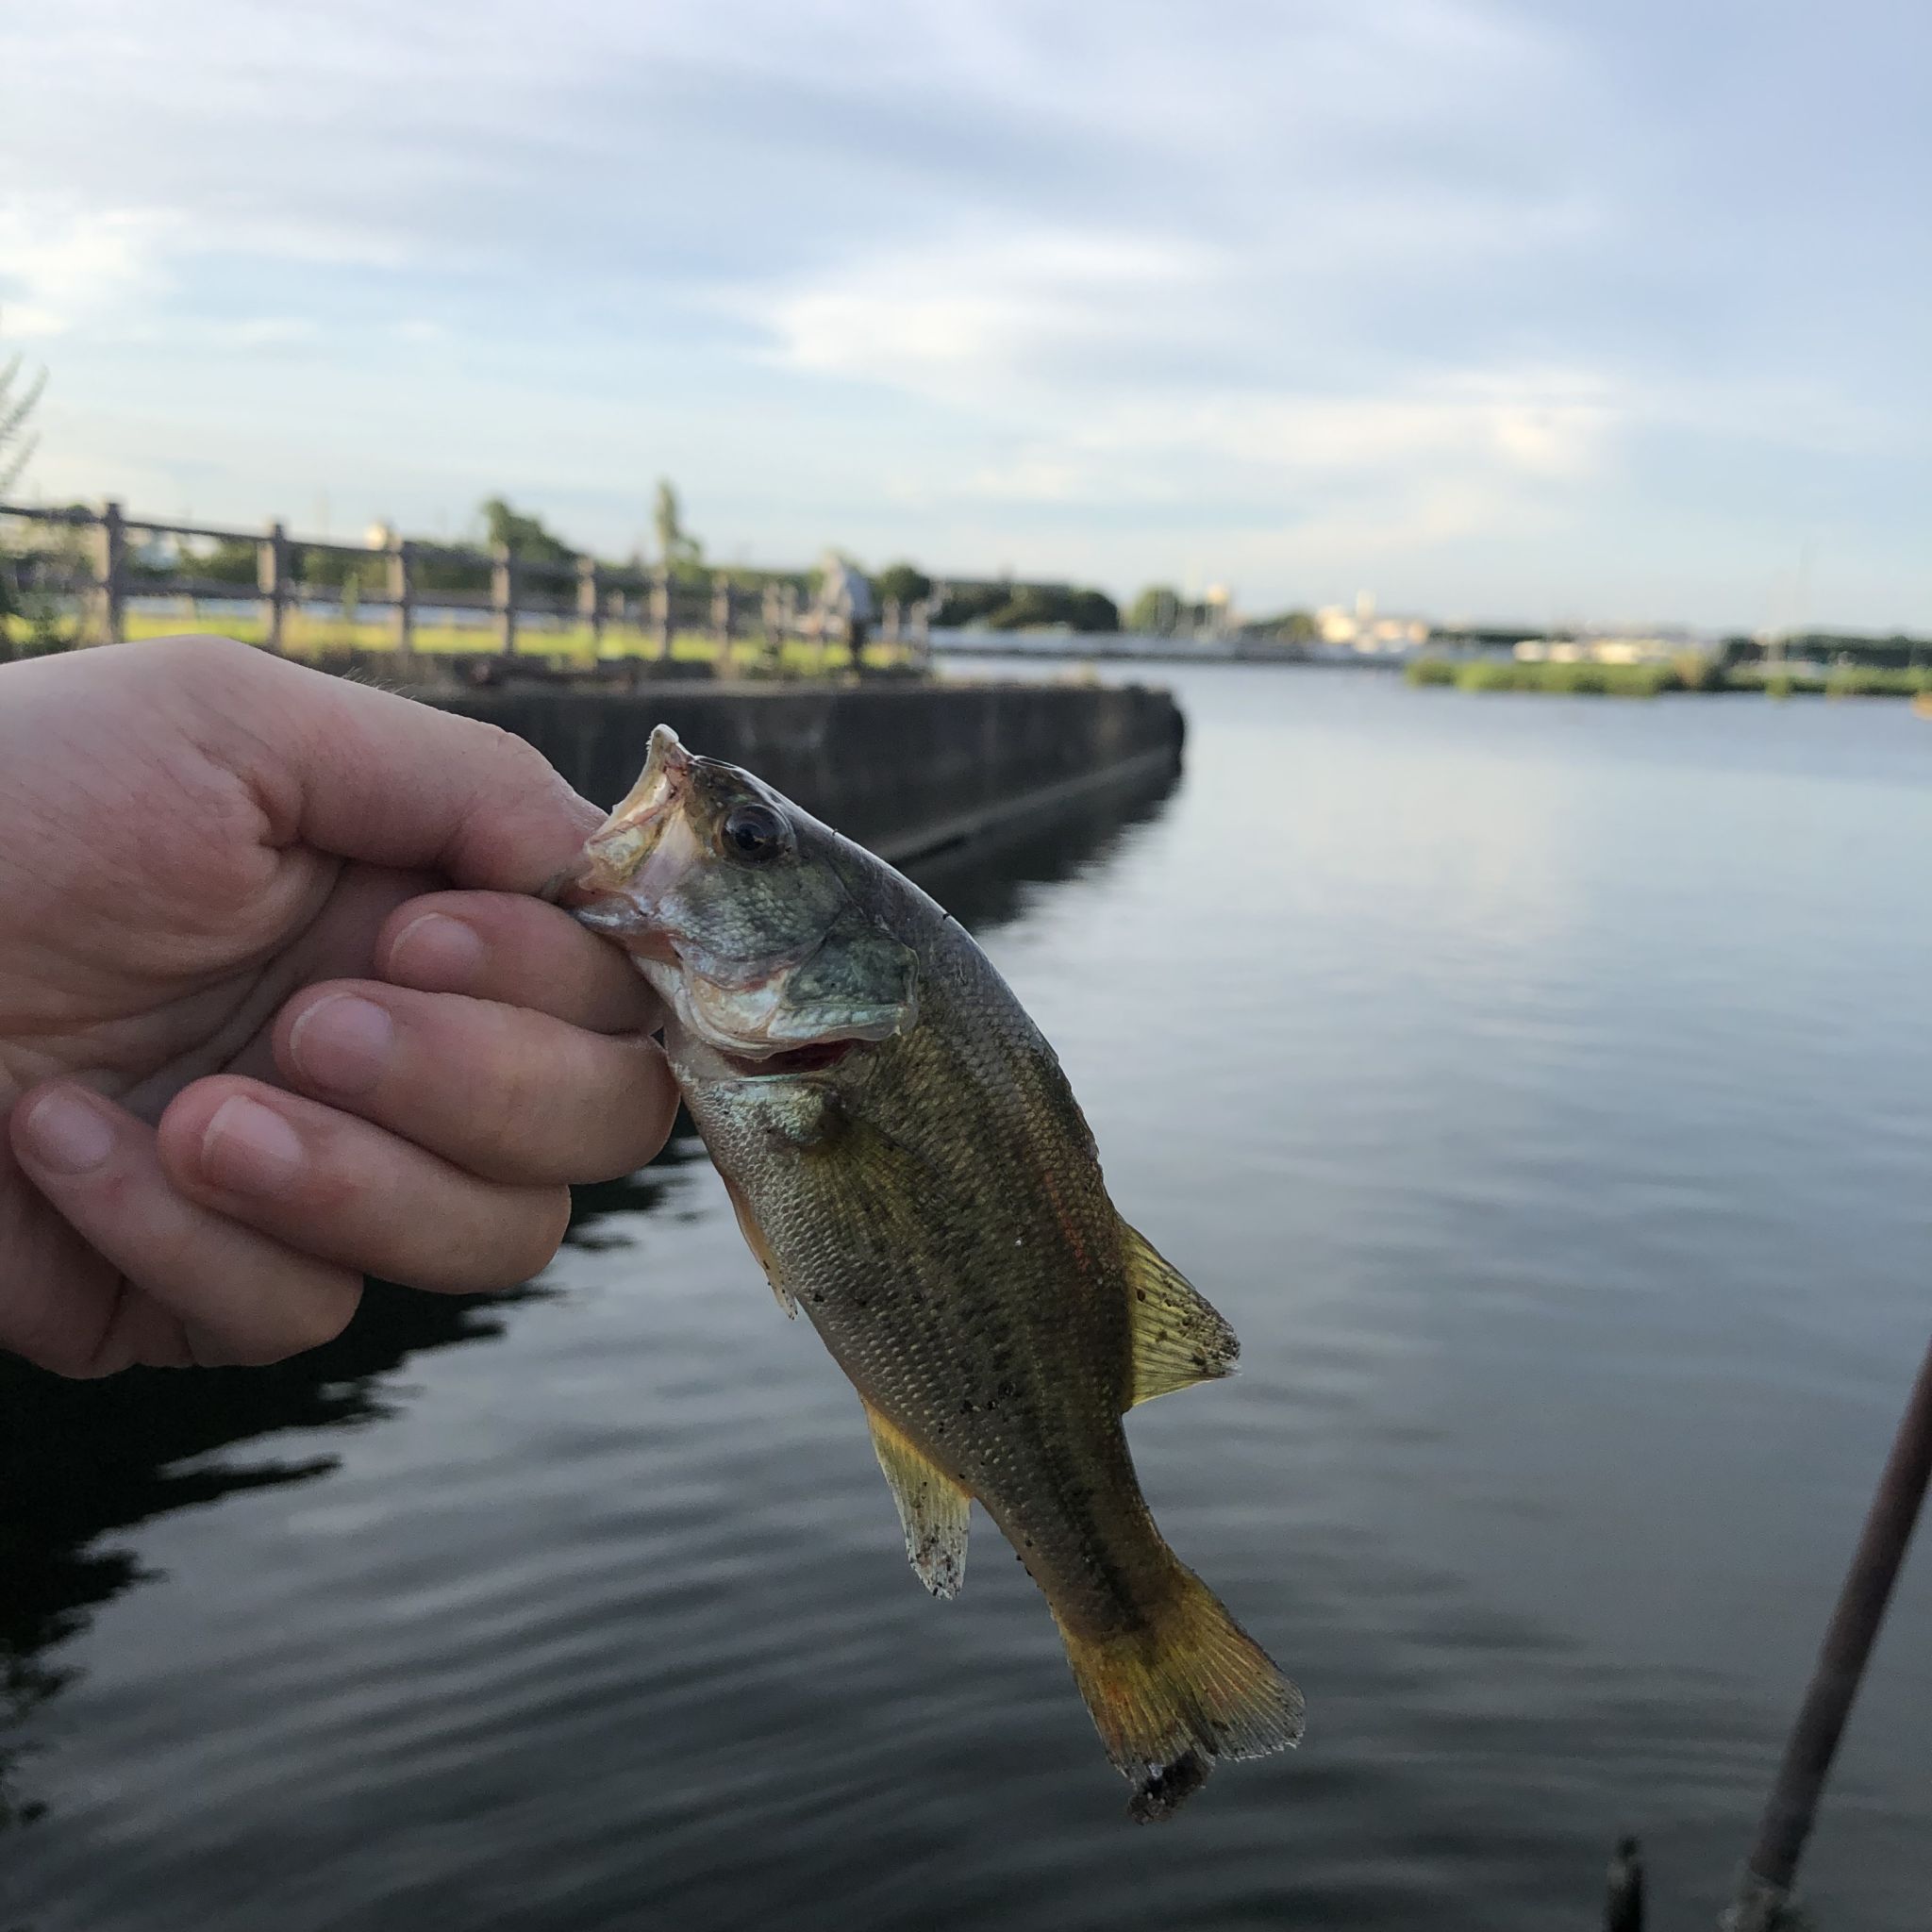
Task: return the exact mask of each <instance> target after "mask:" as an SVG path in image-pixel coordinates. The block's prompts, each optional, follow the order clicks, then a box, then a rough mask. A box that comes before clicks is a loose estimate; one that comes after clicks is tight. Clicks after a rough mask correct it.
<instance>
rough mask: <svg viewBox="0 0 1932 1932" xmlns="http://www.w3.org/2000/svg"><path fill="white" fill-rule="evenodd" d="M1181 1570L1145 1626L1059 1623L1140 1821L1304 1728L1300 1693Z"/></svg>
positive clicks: (1163, 1814) (1296, 1737) (1163, 1813)
mask: <svg viewBox="0 0 1932 1932" xmlns="http://www.w3.org/2000/svg"><path fill="white" fill-rule="evenodd" d="M1174 1573H1175V1589H1174V1594H1173V1595H1172V1597H1171V1598H1170V1599H1169V1601H1168V1603H1167V1605H1166V1607H1164V1608H1163V1609H1162V1610H1161V1611H1160V1612H1158V1615H1156V1616H1155V1617H1154V1618H1153V1620H1152V1621H1151V1622H1150V1623H1149V1624H1147V1625H1145V1626H1144V1627H1142V1628H1141V1629H1139V1630H1135V1631H1130V1632H1127V1633H1126V1634H1124V1635H1122V1636H1117V1637H1108V1638H1102V1639H1098V1640H1094V1641H1089V1640H1087V1639H1085V1638H1082V1637H1079V1636H1077V1635H1076V1634H1075V1633H1074V1632H1073V1631H1071V1630H1069V1629H1068V1628H1067V1627H1066V1625H1065V1624H1061V1625H1060V1636H1061V1637H1062V1638H1063V1639H1064V1640H1065V1642H1066V1646H1067V1657H1068V1660H1069V1661H1070V1662H1071V1663H1072V1664H1073V1667H1074V1680H1075V1682H1077V1683H1078V1685H1079V1687H1080V1695H1081V1696H1082V1697H1084V1698H1085V1699H1086V1700H1087V1708H1088V1710H1089V1711H1090V1712H1091V1714H1092V1718H1093V1724H1094V1728H1095V1729H1096V1730H1098V1731H1099V1733H1100V1740H1101V1742H1102V1743H1103V1744H1105V1745H1106V1747H1107V1755H1108V1757H1110V1758H1111V1759H1112V1760H1113V1765H1114V1769H1115V1770H1116V1771H1118V1772H1120V1773H1121V1774H1122V1775H1123V1776H1124V1777H1125V1778H1126V1779H1127V1780H1128V1781H1129V1782H1130V1783H1131V1784H1132V1785H1133V1787H1134V1797H1133V1802H1132V1803H1131V1804H1130V1805H1129V1806H1128V1807H1127V1811H1128V1815H1129V1816H1130V1817H1132V1818H1134V1819H1136V1820H1138V1821H1140V1822H1141V1824H1146V1823H1149V1822H1151V1821H1152V1820H1154V1819H1157V1818H1168V1817H1171V1816H1172V1815H1173V1814H1174V1811H1175V1810H1177V1809H1178V1808H1179V1807H1180V1805H1181V1803H1182V1802H1183V1801H1184V1800H1185V1799H1186V1798H1188V1797H1189V1796H1190V1795H1191V1794H1192V1793H1193V1792H1195V1791H1197V1790H1200V1788H1201V1787H1202V1785H1203V1784H1205V1783H1206V1782H1207V1779H1208V1773H1209V1772H1210V1771H1211V1770H1212V1769H1213V1768H1214V1760H1215V1759H1216V1758H1217V1757H1266V1756H1267V1755H1268V1753H1269V1752H1271V1751H1280V1750H1283V1749H1284V1748H1286V1747H1287V1746H1289V1745H1291V1744H1298V1743H1299V1742H1300V1741H1301V1735H1302V1693H1301V1692H1300V1691H1297V1690H1296V1689H1295V1687H1294V1686H1293V1685H1292V1684H1291V1683H1290V1682H1289V1680H1288V1679H1287V1678H1286V1677H1284V1676H1283V1675H1282V1674H1281V1673H1280V1672H1279V1671H1278V1670H1276V1669H1275V1667H1274V1661H1273V1659H1272V1658H1270V1657H1269V1656H1268V1654H1267V1652H1266V1651H1264V1650H1263V1649H1262V1648H1261V1646H1260V1645H1259V1644H1258V1643H1257V1642H1256V1641H1254V1639H1253V1638H1251V1637H1250V1636H1249V1635H1248V1634H1247V1632H1246V1631H1245V1630H1243V1629H1242V1628H1241V1625H1240V1624H1237V1623H1236V1622H1235V1620H1234V1619H1233V1618H1232V1617H1231V1616H1230V1615H1229V1614H1228V1612H1227V1608H1226V1607H1225V1606H1224V1604H1223V1603H1222V1601H1221V1599H1220V1598H1219V1597H1217V1596H1216V1595H1215V1594H1214V1592H1213V1591H1211V1590H1209V1589H1208V1586H1207V1585H1206V1584H1205V1583H1203V1582H1202V1581H1201V1579H1200V1578H1199V1577H1198V1576H1196V1575H1195V1574H1194V1573H1193V1572H1192V1571H1191V1570H1189V1569H1186V1568H1185V1567H1183V1566H1182V1565H1181V1564H1180V1563H1179V1562H1176V1563H1175V1564H1174Z"/></svg>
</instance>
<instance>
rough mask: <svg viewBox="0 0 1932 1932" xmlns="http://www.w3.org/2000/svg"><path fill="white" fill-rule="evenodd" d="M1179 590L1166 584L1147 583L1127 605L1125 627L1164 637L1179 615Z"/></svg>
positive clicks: (1172, 627)
mask: <svg viewBox="0 0 1932 1932" xmlns="http://www.w3.org/2000/svg"><path fill="white" fill-rule="evenodd" d="M1180 608H1181V599H1180V592H1179V591H1175V590H1174V588H1173V587H1172V586H1171V585H1168V584H1149V585H1148V586H1147V588H1146V589H1145V590H1144V591H1141V594H1140V595H1139V596H1138V597H1136V598H1135V599H1134V601H1133V602H1132V603H1131V604H1130V605H1128V607H1127V628H1128V629H1129V630H1137V631H1142V632H1147V633H1150V634H1151V635H1153V636H1156V637H1166V636H1168V635H1169V634H1170V633H1171V632H1172V631H1173V629H1174V624H1175V622H1176V620H1177V619H1178V617H1179V615H1180Z"/></svg>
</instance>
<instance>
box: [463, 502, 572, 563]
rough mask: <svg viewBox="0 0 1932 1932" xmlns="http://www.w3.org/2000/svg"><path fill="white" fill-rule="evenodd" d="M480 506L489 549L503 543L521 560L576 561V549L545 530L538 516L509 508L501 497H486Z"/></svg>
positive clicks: (545, 561)
mask: <svg viewBox="0 0 1932 1932" xmlns="http://www.w3.org/2000/svg"><path fill="white" fill-rule="evenodd" d="M481 508H482V512H483V524H484V527H485V528H486V529H487V530H488V531H489V533H490V543H491V548H492V549H494V548H495V547H496V546H497V545H498V544H502V545H504V546H505V547H506V548H508V551H509V554H510V555H511V556H512V557H514V558H517V560H518V561H519V562H522V563H553V564H558V565H564V566H575V563H576V559H577V554H576V552H575V550H573V549H572V548H571V547H570V545H569V544H568V543H566V542H565V541H563V540H562V538H560V537H558V536H554V535H553V534H552V533H551V532H550V531H548V530H546V529H545V528H544V527H543V520H542V518H541V517H534V516H527V515H525V513H524V512H523V511H522V510H518V509H512V508H510V507H509V505H508V504H507V503H506V502H505V501H504V500H503V498H502V497H500V496H491V497H489V498H486V499H485V501H484V503H483V504H482V506H481Z"/></svg>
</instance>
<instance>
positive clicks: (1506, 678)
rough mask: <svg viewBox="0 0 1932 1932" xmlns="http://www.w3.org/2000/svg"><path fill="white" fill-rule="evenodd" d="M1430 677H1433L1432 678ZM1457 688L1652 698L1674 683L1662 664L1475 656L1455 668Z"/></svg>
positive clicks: (1667, 689) (1671, 675) (1673, 674)
mask: <svg viewBox="0 0 1932 1932" xmlns="http://www.w3.org/2000/svg"><path fill="white" fill-rule="evenodd" d="M1431 681H1434V680H1433V679H1432V680H1431ZM1456 685H1457V689H1458V690H1460V691H1548V692H1554V693H1556V694H1557V695H1558V696H1565V697H1610V698H1654V697H1656V696H1657V693H1658V692H1659V691H1671V690H1674V689H1675V688H1676V687H1677V677H1676V674H1675V673H1674V671H1672V670H1671V669H1670V668H1669V667H1668V666H1667V665H1663V664H1591V663H1582V664H1552V663H1543V662H1524V661H1521V660H1519V659H1517V658H1476V659H1475V660H1474V662H1473V663H1469V664H1464V665H1461V666H1459V667H1458V668H1457V671H1456Z"/></svg>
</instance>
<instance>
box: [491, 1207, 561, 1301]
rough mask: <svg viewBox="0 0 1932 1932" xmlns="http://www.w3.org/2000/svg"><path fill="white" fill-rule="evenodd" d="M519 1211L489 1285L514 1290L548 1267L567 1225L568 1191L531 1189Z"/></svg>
mask: <svg viewBox="0 0 1932 1932" xmlns="http://www.w3.org/2000/svg"><path fill="white" fill-rule="evenodd" d="M518 1205H519V1208H520V1212H519V1213H518V1215H517V1217H516V1224H515V1227H514V1230H513V1232H512V1233H511V1236H510V1239H509V1240H508V1241H506V1242H505V1244H504V1253H503V1259H502V1263H501V1265H500V1267H499V1268H498V1269H497V1270H495V1271H494V1274H495V1277H496V1278H495V1279H494V1280H493V1281H492V1282H491V1286H493V1287H497V1288H514V1287H515V1286H516V1285H517V1284H518V1283H519V1282H523V1281H527V1280H529V1278H530V1277H531V1276H532V1275H533V1274H541V1273H542V1272H543V1270H544V1269H545V1268H547V1267H549V1265H550V1263H551V1261H552V1260H553V1259H554V1258H555V1257H556V1254H557V1251H558V1248H559V1247H561V1246H562V1245H563V1237H564V1234H565V1232H566V1231H567V1230H568V1228H569V1226H570V1190H569V1189H568V1188H565V1187H555V1188H539V1189H533V1190H531V1191H529V1193H528V1194H527V1195H526V1196H525V1199H524V1200H523V1201H522V1202H520V1203H519V1204H518Z"/></svg>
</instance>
